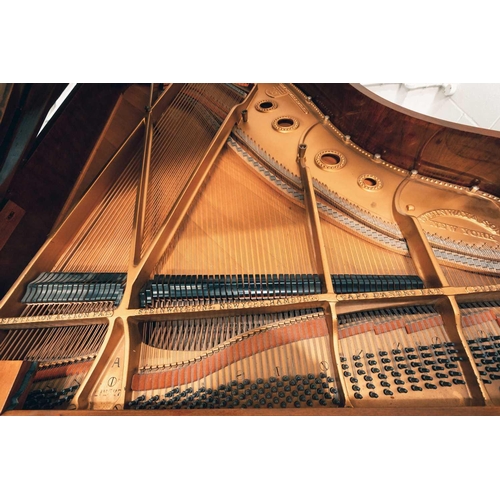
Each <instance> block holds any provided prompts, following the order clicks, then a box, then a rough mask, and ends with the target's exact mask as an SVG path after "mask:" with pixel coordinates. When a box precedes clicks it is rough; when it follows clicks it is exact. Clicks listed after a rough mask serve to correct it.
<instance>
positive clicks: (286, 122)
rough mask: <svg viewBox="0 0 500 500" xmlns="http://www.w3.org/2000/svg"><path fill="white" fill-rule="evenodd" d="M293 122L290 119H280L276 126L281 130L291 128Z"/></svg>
mask: <svg viewBox="0 0 500 500" xmlns="http://www.w3.org/2000/svg"><path fill="white" fill-rule="evenodd" d="M294 123H295V122H294V121H293V120H292V119H291V118H280V119H279V120H278V125H279V126H280V127H283V128H290V127H293V125H294Z"/></svg>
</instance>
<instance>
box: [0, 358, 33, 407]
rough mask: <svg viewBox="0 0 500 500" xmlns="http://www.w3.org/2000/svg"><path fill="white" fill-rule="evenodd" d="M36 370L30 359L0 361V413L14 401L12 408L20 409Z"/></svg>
mask: <svg viewBox="0 0 500 500" xmlns="http://www.w3.org/2000/svg"><path fill="white" fill-rule="evenodd" d="M35 371H36V363H32V362H30V361H0V380H1V381H2V383H1V384H0V414H2V413H3V412H4V411H5V410H7V409H9V407H10V406H11V405H12V404H14V403H15V402H14V401H13V399H14V398H15V399H17V400H18V403H17V404H16V405H15V407H14V408H10V409H11V410H14V409H21V407H22V405H23V404H24V401H25V399H26V396H27V395H28V390H29V387H30V386H31V381H32V379H33V376H34V374H35Z"/></svg>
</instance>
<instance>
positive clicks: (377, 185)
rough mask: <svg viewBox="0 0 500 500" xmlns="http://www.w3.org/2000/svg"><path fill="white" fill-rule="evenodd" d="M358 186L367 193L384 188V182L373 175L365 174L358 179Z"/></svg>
mask: <svg viewBox="0 0 500 500" xmlns="http://www.w3.org/2000/svg"><path fill="white" fill-rule="evenodd" d="M358 186H359V187H361V188H363V189H365V190H366V191H377V190H379V189H381V188H382V181H381V180H380V179H379V178H378V177H377V176H376V175H373V174H364V175H360V176H359V177H358Z"/></svg>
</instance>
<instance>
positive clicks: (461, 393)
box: [0, 83, 500, 415]
mask: <svg viewBox="0 0 500 500" xmlns="http://www.w3.org/2000/svg"><path fill="white" fill-rule="evenodd" d="M16 85H17V86H11V87H10V90H9V88H7V86H5V87H4V89H3V90H4V94H3V97H4V104H3V108H2V109H1V111H2V113H3V119H2V121H1V122H0V126H1V128H0V140H2V141H3V142H2V149H1V150H0V153H1V154H0V161H1V163H0V166H1V170H0V174H1V177H0V179H1V182H2V184H1V185H0V203H1V205H0V208H1V213H0V216H1V218H0V227H1V228H2V234H0V245H1V247H0V258H1V261H0V262H1V269H0V272H1V273H2V283H1V286H2V290H0V294H2V295H3V299H2V300H1V302H0V381H1V382H0V413H3V414H5V415H41V414H44V415H46V414H49V415H50V414H58V415H59V414H73V415H91V414H110V415H131V414H132V415H152V414H164V415H185V414H200V415H207V414H219V415H256V414H266V415H369V414H376V415H498V414H500V247H499V242H500V198H499V197H500V187H499V186H500V182H499V181H500V179H499V176H500V174H499V172H500V168H499V167H500V133H498V132H493V131H485V130H476V129H472V128H470V127H466V126H461V125H452V124H450V123H447V122H440V121H438V120H434V119H430V118H425V117H423V116H421V115H418V114H416V113H413V112H408V111H404V110H402V109H401V108H398V107H397V106H396V105H392V104H389V103H388V102H386V101H383V100H381V99H380V98H378V97H376V96H375V95H374V94H372V93H370V92H369V91H367V90H366V89H364V88H363V87H361V86H360V85H351V84H213V83H212V84H199V83H197V84H178V83H176V84H152V85H139V84H136V85H92V84H82V85H78V86H77V87H75V89H74V90H73V92H72V94H71V95H70V97H69V99H68V101H67V102H66V103H65V105H64V106H63V107H62V109H61V110H60V111H59V112H58V113H56V115H55V116H54V117H53V118H52V119H51V121H50V122H49V123H48V124H47V126H46V127H45V128H44V130H43V132H42V133H41V134H40V135H39V136H38V137H37V136H36V132H37V130H38V129H37V127H36V124H34V123H32V122H33V121H36V123H37V124H38V126H39V125H40V120H42V119H43V116H44V114H43V112H42V111H43V110H45V111H46V110H47V108H49V107H50V105H51V104H52V103H53V101H54V99H55V98H56V97H57V95H58V93H60V92H61V89H60V88H56V86H48V85H46V86H45V87H44V88H39V87H37V86H32V87H31V88H28V87H26V88H22V89H20V88H19V84H16ZM30 99H31V100H30ZM23 100H24V101H23ZM21 101H23V103H24V104H23V106H24V109H30V108H29V105H31V106H32V108H31V110H32V111H33V109H36V110H38V111H39V115H36V116H37V119H36V120H35V119H34V118H33V116H34V113H33V112H32V113H31V114H28V113H27V112H26V113H25V114H23V113H22V112H20V111H19V109H20V108H21V107H22V106H21V105H20V103H21ZM27 115H29V116H27ZM0 116H2V115H0ZM30 120H31V122H30ZM30 124H31V125H32V126H31V128H29V127H28V125H30ZM28 129H29V132H27V130H28ZM23 141H24V142H23ZM20 143H21V144H22V146H23V148H22V151H21V152H19V150H20V148H19V144H20ZM16 155H17V156H16Z"/></svg>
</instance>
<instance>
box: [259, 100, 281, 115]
mask: <svg viewBox="0 0 500 500" xmlns="http://www.w3.org/2000/svg"><path fill="white" fill-rule="evenodd" d="M277 107H278V104H277V103H276V101H271V100H264V101H260V102H258V103H257V104H256V105H255V108H256V109H257V111H260V112H261V113H267V112H269V111H273V110H274V109H276V108H277Z"/></svg>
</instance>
